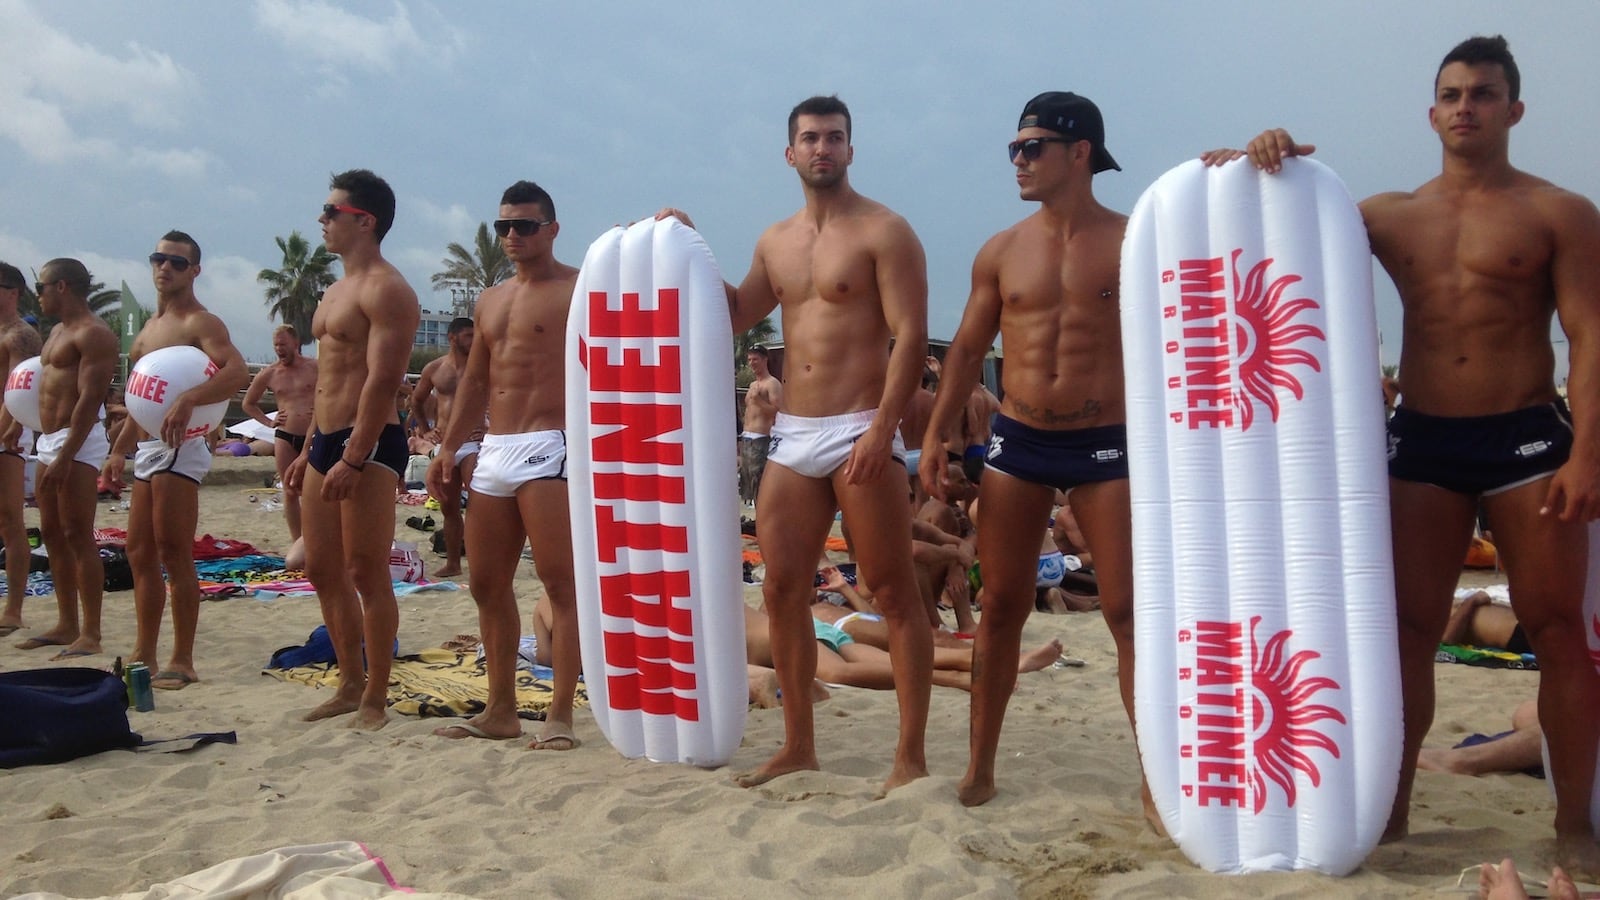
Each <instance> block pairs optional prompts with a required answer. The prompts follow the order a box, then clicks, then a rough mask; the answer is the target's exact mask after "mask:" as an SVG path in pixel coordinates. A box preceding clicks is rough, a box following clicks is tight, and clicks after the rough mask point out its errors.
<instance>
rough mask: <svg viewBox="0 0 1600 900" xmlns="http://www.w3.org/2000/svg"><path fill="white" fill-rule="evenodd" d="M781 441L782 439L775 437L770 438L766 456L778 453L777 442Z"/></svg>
mask: <svg viewBox="0 0 1600 900" xmlns="http://www.w3.org/2000/svg"><path fill="white" fill-rule="evenodd" d="M782 440H783V438H781V437H778V436H777V435H773V436H772V443H770V444H768V445H767V456H769V457H770V456H773V455H775V454H776V453H777V452H778V442H779V441H782Z"/></svg>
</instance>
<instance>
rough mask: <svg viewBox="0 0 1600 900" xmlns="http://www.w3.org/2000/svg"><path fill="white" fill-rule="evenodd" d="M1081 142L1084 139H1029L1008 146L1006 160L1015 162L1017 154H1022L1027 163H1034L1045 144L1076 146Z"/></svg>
mask: <svg viewBox="0 0 1600 900" xmlns="http://www.w3.org/2000/svg"><path fill="white" fill-rule="evenodd" d="M1081 140H1083V138H1072V137H1042V138H1028V139H1027V140H1025V141H1012V142H1011V143H1009V144H1007V145H1006V159H1007V160H1008V161H1009V160H1014V159H1016V158H1017V154H1018V153H1021V154H1022V159H1023V160H1024V161H1025V162H1033V161H1034V160H1036V159H1038V158H1039V154H1041V153H1043V152H1044V145H1045V144H1076V143H1077V142H1079V141H1081Z"/></svg>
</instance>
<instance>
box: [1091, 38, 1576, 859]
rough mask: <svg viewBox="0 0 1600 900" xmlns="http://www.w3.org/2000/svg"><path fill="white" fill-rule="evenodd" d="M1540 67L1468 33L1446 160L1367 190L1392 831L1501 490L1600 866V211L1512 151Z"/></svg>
mask: <svg viewBox="0 0 1600 900" xmlns="http://www.w3.org/2000/svg"><path fill="white" fill-rule="evenodd" d="M1520 82H1521V79H1520V76H1519V74H1518V72H1517V66H1516V62H1515V61H1514V60H1513V59H1512V57H1511V53H1510V51H1509V49H1508V48H1507V47H1506V42H1505V39H1504V38H1501V37H1493V38H1481V37H1478V38H1471V39H1469V40H1467V41H1464V42H1462V43H1461V44H1460V45H1458V46H1457V47H1456V48H1455V49H1453V50H1451V51H1450V53H1449V54H1447V55H1446V56H1445V58H1444V61H1443V62H1442V63H1441V64H1440V66H1439V69H1438V74H1437V75H1436V76H1435V80H1434V97H1433V106H1432V107H1431V109H1430V111H1429V119H1430V121H1431V123H1432V125H1433V130H1434V131H1435V132H1436V133H1437V134H1438V135H1439V142H1440V144H1441V147H1442V150H1443V171H1442V172H1441V174H1440V175H1439V176H1437V177H1435V178H1434V179H1433V180H1431V181H1429V182H1427V183H1426V184H1424V185H1422V186H1421V187H1419V188H1417V189H1416V190H1415V191H1410V192H1403V191H1402V192H1393V193H1384V194H1378V195H1376V196H1373V197H1370V198H1368V199H1367V200H1365V201H1363V202H1362V203H1361V214H1362V217H1363V218H1364V219H1365V220H1366V225H1367V234H1368V236H1369V238H1370V239H1371V241H1372V252H1373V254H1374V255H1375V256H1377V257H1378V261H1379V262H1380V263H1382V264H1383V267H1384V269H1385V270H1386V271H1387V272H1388V273H1389V277H1391V278H1393V279H1394V283H1395V288H1396V289H1397V290H1398V291H1399V294H1400V305H1401V308H1402V311H1403V313H1404V319H1403V324H1404V335H1403V337H1402V341H1401V347H1400V373H1401V379H1402V387H1403V393H1402V396H1401V400H1400V403H1401V405H1400V407H1399V408H1398V409H1396V410H1395V413H1394V417H1393V418H1392V419H1391V420H1390V421H1389V476H1390V477H1389V499H1390V511H1391V519H1392V532H1393V536H1394V569H1395V599H1396V602H1397V604H1398V606H1399V619H1400V680H1401V685H1400V687H1401V693H1402V696H1403V700H1404V708H1405V750H1404V755H1403V756H1402V757H1401V770H1400V787H1399V793H1398V795H1397V796H1396V799H1395V805H1394V810H1393V813H1392V814H1391V815H1390V818H1389V824H1388V828H1387V830H1386V832H1385V835H1384V837H1385V839H1386V840H1398V839H1400V838H1402V837H1404V836H1405V835H1406V832H1407V825H1408V817H1409V812H1410V800H1411V784H1412V780H1413V778H1414V776H1415V773H1416V764H1417V753H1418V750H1419V749H1420V748H1421V746H1422V740H1423V738H1424V737H1425V736H1426V735H1427V733H1428V728H1429V726H1430V725H1431V724H1432V722H1433V710H1434V688H1433V654H1434V648H1435V646H1436V645H1437V644H1438V642H1439V637H1440V635H1441V634H1442V633H1443V631H1444V628H1445V623H1446V621H1447V620H1448V618H1449V615H1450V608H1451V598H1452V594H1453V592H1454V589H1455V586H1456V582H1457V579H1458V577H1459V575H1460V571H1461V560H1462V559H1463V558H1464V557H1465V556H1466V552H1467V545H1468V542H1469V541H1470V539H1471V537H1472V529H1473V523H1474V521H1475V519H1476V516H1477V513H1478V508H1479V505H1480V504H1481V505H1482V507H1483V509H1484V510H1485V511H1486V512H1487V513H1488V515H1489V518H1490V520H1491V521H1492V522H1494V534H1495V543H1496V546H1497V548H1498V549H1499V551H1500V554H1501V559H1502V560H1503V561H1504V563H1505V570H1506V576H1507V578H1508V579H1509V580H1510V587H1511V597H1512V602H1513V606H1514V608H1515V611H1516V614H1517V619H1518V621H1520V622H1521V623H1522V627H1523V629H1524V631H1525V632H1526V633H1527V637H1528V643H1529V644H1530V645H1531V646H1532V648H1533V652H1534V653H1535V654H1536V655H1537V656H1538V657H1539V719H1540V720H1541V721H1542V722H1544V723H1545V726H1546V728H1545V734H1546V738H1547V739H1548V741H1549V746H1550V767H1551V774H1552V784H1553V786H1554V788H1555V795H1556V816H1555V833H1556V856H1557V861H1558V862H1559V863H1561V864H1562V865H1565V866H1567V867H1568V868H1569V869H1573V870H1575V871H1579V872H1582V873H1584V874H1586V875H1587V876H1589V877H1595V876H1596V875H1600V847H1597V846H1596V844H1595V835H1594V833H1593V830H1592V828H1591V826H1590V822H1589V802H1590V796H1591V790H1592V787H1593V780H1594V770H1595V750H1596V745H1597V743H1600V717H1597V716H1595V715H1592V714H1584V715H1575V714H1574V711H1575V710H1583V711H1585V712H1586V713H1592V711H1593V710H1594V708H1595V698H1596V697H1600V676H1597V675H1596V674H1595V669H1594V666H1593V664H1592V663H1591V662H1590V659H1589V654H1588V651H1587V647H1586V646H1585V643H1584V633H1585V629H1584V622H1583V617H1582V610H1581V605H1582V602H1583V592H1584V574H1585V572H1586V570H1587V565H1586V561H1587V558H1588V523H1589V522H1590V521H1591V520H1593V519H1595V518H1596V517H1597V516H1600V345H1597V343H1596V341H1597V340H1600V304H1597V303H1596V302H1595V301H1596V297H1597V295H1600V266H1597V265H1596V263H1595V260H1596V259H1597V258H1600V213H1597V212H1596V210H1595V207H1594V205H1593V204H1592V203H1590V202H1589V201H1588V200H1586V199H1584V198H1583V197H1581V196H1579V195H1577V194H1573V193H1571V192H1568V191H1565V190H1562V189H1561V188H1558V187H1556V186H1555V185H1553V184H1551V183H1550V182H1548V181H1545V180H1543V179H1541V178H1537V177H1535V176H1532V175H1529V174H1527V173H1525V172H1521V171H1519V170H1517V169H1515V168H1513V167H1512V165H1511V161H1510V132H1511V128H1512V126H1514V125H1516V124H1517V123H1518V122H1519V121H1521V119H1522V115H1523V110H1524V107H1523V104H1522V101H1521V100H1520V99H1518V94H1519V91H1520V87H1521V85H1520ZM1313 149H1314V147H1313V146H1312V145H1310V144H1299V143H1296V142H1295V141H1294V139H1293V138H1291V137H1290V136H1289V134H1288V133H1286V132H1284V131H1283V130H1281V129H1277V130H1271V131H1267V132H1264V133H1263V134H1261V135H1259V136H1257V137H1256V138H1255V139H1254V140H1252V141H1251V142H1250V145H1249V148H1248V150H1247V151H1246V153H1247V154H1248V156H1249V157H1250V161H1251V162H1252V163H1253V164H1255V165H1256V166H1257V167H1258V168H1261V169H1264V170H1265V171H1267V172H1276V171H1278V170H1279V169H1280V168H1281V167H1282V165H1283V159H1284V158H1285V157H1288V156H1303V155H1306V154H1309V153H1311V152H1312V151H1313ZM1239 155H1240V154H1239V153H1238V151H1216V152H1213V153H1208V154H1206V155H1205V156H1204V157H1203V158H1204V159H1206V160H1207V161H1208V162H1211V163H1213V164H1216V163H1219V162H1222V161H1226V160H1228V159H1232V158H1235V157H1237V156H1239ZM1552 314H1554V315H1559V316H1560V318H1561V326H1562V328H1563V330H1565V332H1566V334H1567V338H1568V340H1570V341H1571V351H1570V357H1569V358H1570V363H1571V374H1570V376H1569V378H1568V382H1567V383H1568V386H1569V389H1570V393H1569V397H1570V400H1571V403H1572V410H1571V412H1570V413H1569V412H1568V411H1567V407H1566V405H1565V404H1564V403H1562V401H1561V399H1560V397H1559V396H1558V395H1557V393H1556V388H1555V381H1554V374H1555V355H1554V351H1553V349H1552V347H1551V345H1550V318H1551V316H1552ZM1096 561H1097V563H1102V564H1103V560H1102V559H1101V558H1100V556H1099V555H1098V554H1097V555H1096Z"/></svg>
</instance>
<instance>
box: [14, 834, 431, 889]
mask: <svg viewBox="0 0 1600 900" xmlns="http://www.w3.org/2000/svg"><path fill="white" fill-rule="evenodd" d="M459 896H462V895H459V894H424V893H416V892H413V891H412V890H411V889H410V888H406V887H402V886H401V885H400V884H399V883H398V882H396V881H395V879H394V876H393V875H392V874H391V873H390V872H389V867H388V866H386V865H384V862H383V860H382V859H380V858H379V857H377V856H376V855H374V854H373V853H372V852H371V851H369V850H368V849H367V848H366V847H365V846H363V845H362V844H358V843H356V842H355V841H337V842H333V843H327V844H307V845H304V846H299V847H281V848H279V849H277V850H269V851H267V852H265V853H258V854H255V855H253V856H242V857H238V858H236V859H230V860H227V861H225V862H220V863H217V864H216V865H214V866H211V867H209V868H205V869H201V870H200V871H198V872H194V873H191V874H189V875H185V876H183V877H182V878H178V879H176V880H173V881H167V882H163V883H161V884H155V885H151V886H150V887H149V888H148V889H146V890H141V891H129V892H128V893H124V894H114V895H108V896H106V897H103V898H98V900H168V898H184V897H188V898H199V897H239V898H243V897H249V898H251V900H312V898H324V897H341V898H350V900H372V898H391V897H410V898H417V900H426V898H444V897H459ZM15 900H70V898H68V897H67V896H66V895H64V894H53V893H45V892H34V893H30V894H22V895H21V896H20V897H17V898H15Z"/></svg>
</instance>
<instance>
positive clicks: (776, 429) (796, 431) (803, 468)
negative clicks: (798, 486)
mask: <svg viewBox="0 0 1600 900" xmlns="http://www.w3.org/2000/svg"><path fill="white" fill-rule="evenodd" d="M877 413H878V411H877V410H875V409H863V410H860V411H858V412H853V413H845V414H844V415H842V416H821V417H819V418H804V417H801V416H791V415H787V414H785V413H778V419H777V421H776V422H774V423H773V424H772V446H771V447H769V448H768V449H767V462H775V463H777V464H778V465H780V466H784V467H785V468H789V469H793V470H794V471H796V472H798V473H800V474H801V475H804V476H806V477H807V478H827V477H829V476H830V475H832V474H833V472H834V470H835V469H838V468H839V467H840V466H842V465H844V463H845V460H848V459H849V458H850V451H851V450H853V449H854V448H855V445H856V441H857V440H858V439H859V438H860V437H861V436H862V435H863V434H866V432H867V429H868V428H870V427H872V420H873V418H874V417H875V416H876V415H877ZM889 452H890V455H891V456H893V457H894V460H895V462H898V463H900V464H901V465H905V462H906V445H905V442H904V441H902V440H901V439H900V430H899V429H895V432H894V446H893V448H892V449H891V450H890V451H889Z"/></svg>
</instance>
